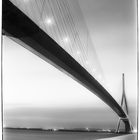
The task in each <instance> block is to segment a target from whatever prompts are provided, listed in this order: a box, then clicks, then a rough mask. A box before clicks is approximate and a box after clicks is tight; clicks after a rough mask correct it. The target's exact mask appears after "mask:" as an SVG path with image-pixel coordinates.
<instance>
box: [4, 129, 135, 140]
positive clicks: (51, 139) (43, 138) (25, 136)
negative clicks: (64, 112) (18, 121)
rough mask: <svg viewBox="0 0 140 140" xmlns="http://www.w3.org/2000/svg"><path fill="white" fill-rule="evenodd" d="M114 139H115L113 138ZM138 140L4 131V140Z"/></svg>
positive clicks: (72, 133) (129, 137)
mask: <svg viewBox="0 0 140 140" xmlns="http://www.w3.org/2000/svg"><path fill="white" fill-rule="evenodd" d="M112 137H113V138H112ZM104 138H105V139H106V140H107V139H108V140H136V136H134V135H132V136H131V134H130V136H129V135H125V136H121V137H120V135H119V134H111V133H93V132H45V131H31V130H12V129H11V130H10V129H9V130H4V135H3V139H4V140H94V139H104Z"/></svg>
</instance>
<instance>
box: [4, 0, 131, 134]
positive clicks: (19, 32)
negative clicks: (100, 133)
mask: <svg viewBox="0 0 140 140" xmlns="http://www.w3.org/2000/svg"><path fill="white" fill-rule="evenodd" d="M75 6H77V5H76V4H74V6H72V3H70V1H66V0H55V1H52V0H40V1H39V0H11V1H10V0H4V1H3V17H2V18H3V23H2V28H3V34H5V35H7V36H9V37H11V38H12V39H14V40H15V41H16V42H18V43H22V45H23V46H24V47H27V49H29V50H31V51H32V52H33V53H35V54H37V55H38V56H39V57H41V58H43V59H45V60H47V61H49V62H50V63H51V64H53V65H54V66H55V67H57V68H59V69H60V70H62V71H64V72H65V73H67V74H68V75H70V76H71V77H72V78H74V79H75V80H76V81H78V82H80V83H81V84H82V85H83V86H85V87H86V88H87V89H89V90H90V91H91V92H92V93H94V94H96V95H97V96H98V97H99V98H100V99H102V100H103V101H104V102H105V103H106V104H107V105H109V106H110V107H111V108H112V109H113V110H114V111H115V112H116V113H117V114H118V116H119V117H120V118H121V119H122V121H123V122H124V124H125V131H126V132H130V131H131V125H130V121H129V119H128V116H127V114H126V113H125V112H124V111H123V109H122V107H121V106H120V105H119V104H118V103H117V102H116V101H115V100H114V98H113V97H112V96H111V95H110V94H109V92H108V91H107V90H106V89H105V88H104V85H103V82H102V80H103V73H102V70H101V67H100V65H99V61H98V58H97V55H96V52H95V49H94V46H93V45H92V41H91V39H90V36H89V33H88V30H87V28H86V26H85V25H84V24H83V22H80V23H79V21H80V20H82V18H80V19H78V18H79V17H77V16H74V13H75V11H74V9H75ZM81 29H83V30H81ZM97 72H98V74H97ZM101 79H102V80H101Z"/></svg>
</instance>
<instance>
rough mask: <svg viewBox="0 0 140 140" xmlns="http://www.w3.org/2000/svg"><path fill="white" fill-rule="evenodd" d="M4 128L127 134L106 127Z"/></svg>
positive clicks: (8, 128)
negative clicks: (105, 128)
mask: <svg viewBox="0 0 140 140" xmlns="http://www.w3.org/2000/svg"><path fill="white" fill-rule="evenodd" d="M3 129H4V130H31V131H44V132H92V133H93V132H94V133H115V134H126V133H125V132H123V131H120V132H119V133H116V131H115V130H110V129H108V130H104V129H95V128H89V129H86V128H73V129H65V128H64V129H55V128H50V129H43V128H18V127H17V128H14V127H5V128H3Z"/></svg>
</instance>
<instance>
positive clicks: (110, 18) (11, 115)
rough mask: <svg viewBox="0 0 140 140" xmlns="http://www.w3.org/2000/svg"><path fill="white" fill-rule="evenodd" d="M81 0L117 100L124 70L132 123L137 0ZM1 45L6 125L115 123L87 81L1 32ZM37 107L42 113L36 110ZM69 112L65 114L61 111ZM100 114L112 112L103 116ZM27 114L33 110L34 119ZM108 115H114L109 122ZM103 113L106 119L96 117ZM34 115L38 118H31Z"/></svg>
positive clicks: (81, 125) (79, 125) (53, 125)
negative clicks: (76, 79)
mask: <svg viewBox="0 0 140 140" xmlns="http://www.w3.org/2000/svg"><path fill="white" fill-rule="evenodd" d="M79 4H80V7H81V11H82V12H83V16H84V19H85V22H86V25H87V27H88V30H89V33H90V36H91V39H92V42H93V44H94V48H95V50H96V53H97V55H98V59H99V62H100V65H101V67H102V70H103V73H104V76H105V80H106V82H107V84H108V86H109V88H110V91H111V95H112V96H113V97H114V98H115V100H116V101H117V102H118V103H120V101H121V95H122V83H121V82H122V80H121V74H122V73H125V80H126V81H125V83H126V96H127V99H128V107H129V109H130V110H131V111H130V117H131V118H133V119H132V122H133V123H134V122H135V121H134V120H135V117H136V114H135V109H136V105H137V104H136V103H137V102H136V101H137V99H136V97H137V96H136V90H137V87H136V85H137V82H136V70H137V69H136V3H135V1H134V0H79ZM3 47H4V48H3V50H4V53H3V60H4V64H3V86H4V88H3V93H4V94H3V99H4V100H3V101H4V109H5V125H12V126H16V125H17V124H18V125H20V126H24V125H25V124H27V126H30V127H37V126H38V127H46V126H47V125H48V127H68V126H69V127H93V126H96V127H98V126H99V127H103V126H105V127H112V128H114V127H115V123H116V122H117V119H118V117H117V116H116V114H115V113H114V112H113V111H112V110H111V109H110V108H109V107H108V106H107V105H106V104H105V103H103V101H101V100H100V99H99V98H98V97H96V96H95V95H94V94H92V93H91V92H90V91H88V90H87V89H86V88H85V87H83V86H82V85H80V84H79V83H77V82H76V81H74V80H73V79H71V78H70V77H68V76H67V75H65V74H64V73H62V72H60V71H59V70H57V69H56V68H54V67H53V66H51V65H50V64H48V63H47V62H45V61H44V60H42V59H40V58H39V57H37V56H36V55H34V54H32V53H31V52H29V51H28V50H26V49H25V48H23V47H22V46H20V45H18V44H17V43H15V42H14V41H12V40H11V39H9V38H7V37H3ZM54 85H55V86H54ZM40 108H42V110H41V109H40ZM21 109H22V110H23V114H22V113H21ZM28 110H29V111H28ZM31 110H32V111H31ZM35 110H37V111H35ZM38 110H41V111H40V112H41V113H40V114H43V115H41V116H37V114H38ZM50 110H51V111H50ZM103 110H104V111H103ZM19 112H20V113H19ZM43 112H46V113H43ZM54 112H55V113H54ZM67 112H69V115H64V114H65V113H66V114H67ZM85 112H86V113H85ZM93 112H94V113H93ZM101 112H102V113H101ZM53 113H54V114H53ZM92 113H93V114H92ZM19 114H22V115H19ZM32 114H34V115H32ZM50 114H53V115H50ZM60 114H61V115H60ZM82 114H83V117H81V116H82ZM84 114H86V115H85V116H84ZM101 114H104V115H105V114H106V115H109V114H110V115H109V116H108V117H103V116H102V117H101ZM15 116H16V117H15ZM31 116H34V118H33V117H32V119H33V121H31V120H32V119H31ZM35 116H36V117H35ZM57 116H58V117H57ZM68 116H69V117H68ZM99 116H100V117H99ZM80 117H81V119H79V118H80ZM94 117H95V118H94ZM25 118H26V119H25ZM42 118H43V119H44V121H45V125H43V124H44V121H42V122H40V120H42ZM45 118H48V120H46V119H45ZM68 118H69V119H68ZM70 118H71V119H70ZM93 118H94V119H93ZM105 118H106V119H105ZM110 118H113V119H112V120H113V121H111V122H110V123H109V120H110ZM57 119H58V120H57ZM75 119H76V120H75ZM103 119H104V120H105V121H104V122H102V123H97V122H101V120H103ZM21 120H22V121H21ZM27 120H28V121H27ZM29 120H30V121H29ZM35 120H38V122H40V123H37V124H34V121H35ZM50 120H51V121H50ZM62 120H65V121H62ZM93 120H94V121H93ZM95 120H96V123H95ZM87 121H88V123H87ZM15 122H18V123H15ZM21 122H22V123H21ZM52 122H53V123H52ZM54 122H55V123H54ZM60 122H61V123H60ZM66 122H67V123H69V125H67V123H66ZM82 122H84V123H82ZM106 122H108V123H106ZM20 123H21V124H20ZM58 123H59V125H58ZM15 124H16V125H15ZM70 124H71V125H70ZM86 124H88V126H87V125H86ZM134 124H135V123H134ZM24 127H26V126H24Z"/></svg>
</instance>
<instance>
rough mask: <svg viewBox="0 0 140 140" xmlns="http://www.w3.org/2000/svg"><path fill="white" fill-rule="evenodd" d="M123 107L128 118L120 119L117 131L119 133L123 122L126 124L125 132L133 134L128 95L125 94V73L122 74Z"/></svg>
mask: <svg viewBox="0 0 140 140" xmlns="http://www.w3.org/2000/svg"><path fill="white" fill-rule="evenodd" d="M121 107H122V109H123V110H124V112H125V113H126V115H127V118H119V121H118V124H117V130H116V132H117V133H119V128H120V124H121V122H122V121H123V122H124V123H125V132H129V133H130V132H131V131H132V130H133V127H132V125H131V123H130V121H129V117H128V114H129V110H128V104H127V98H126V94H125V77H124V73H123V74H122V98H121Z"/></svg>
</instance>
